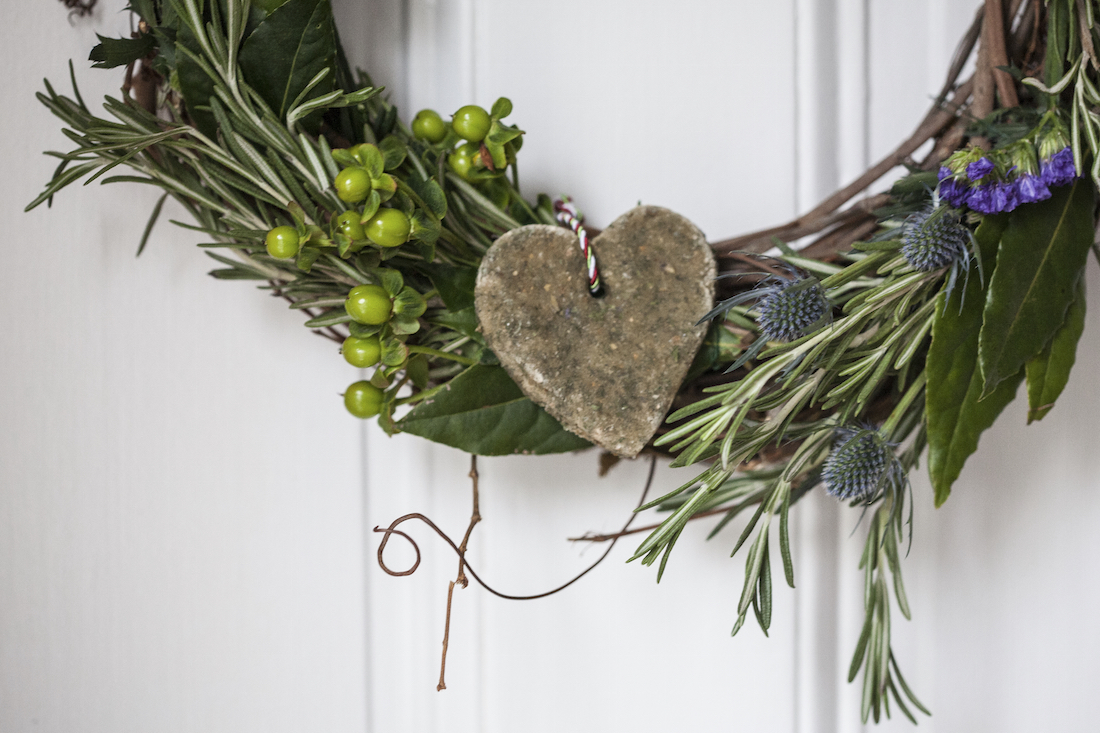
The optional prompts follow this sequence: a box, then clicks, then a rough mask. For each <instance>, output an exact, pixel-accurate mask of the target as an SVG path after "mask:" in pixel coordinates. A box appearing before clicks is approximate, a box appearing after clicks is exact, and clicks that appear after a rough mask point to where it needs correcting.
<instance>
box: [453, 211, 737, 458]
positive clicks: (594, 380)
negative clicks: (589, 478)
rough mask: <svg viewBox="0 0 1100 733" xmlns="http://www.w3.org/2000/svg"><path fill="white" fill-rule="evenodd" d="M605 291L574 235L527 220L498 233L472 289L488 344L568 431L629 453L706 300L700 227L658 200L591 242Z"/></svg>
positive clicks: (668, 389)
mask: <svg viewBox="0 0 1100 733" xmlns="http://www.w3.org/2000/svg"><path fill="white" fill-rule="evenodd" d="M592 248H593V250H594V251H595V253H596V260H597V263H598V265H599V268H600V277H601V279H602V281H603V285H604V289H605V295H604V296H603V297H602V298H594V297H592V296H591V295H589V293H588V286H587V279H586V277H585V268H584V259H583V257H582V255H581V251H580V246H579V245H578V242H577V237H576V235H575V234H573V233H572V232H570V231H569V230H567V229H564V228H562V227H552V226H544V225H531V226H524V227H520V228H519V229H515V230H513V231H510V232H508V233H507V234H505V235H504V236H502V237H501V238H500V239H498V240H497V241H496V242H495V243H494V244H493V246H492V247H490V248H489V251H488V252H486V253H485V257H484V259H483V260H482V262H481V267H480V269H479V270H478V274H477V286H476V289H475V291H474V298H475V301H474V302H475V307H476V308H477V316H478V319H479V320H480V322H481V329H482V332H483V333H484V335H485V340H486V342H487V343H488V345H489V348H491V349H492V350H493V352H494V353H495V354H496V355H497V357H498V358H499V359H500V362H501V364H502V365H503V366H504V368H505V369H506V370H507V371H508V374H509V375H511V377H512V379H514V380H515V381H516V383H517V384H518V385H519V387H520V389H522V390H523V392H524V394H526V395H527V396H528V397H530V398H531V399H532V400H533V401H534V402H536V403H537V404H539V405H541V406H542V407H543V408H544V409H545V410H546V411H547V412H548V413H550V414H551V415H553V416H554V417H555V418H557V420H558V421H559V422H561V424H562V425H564V426H565V427H566V428H567V429H568V430H570V431H572V432H574V433H576V434H577V435H579V436H581V437H582V438H585V439H586V440H589V441H591V442H593V443H595V444H596V445H598V446H600V447H602V448H604V449H606V450H608V451H611V452H612V453H614V454H616V455H619V456H623V457H626V458H632V457H634V456H636V455H637V454H638V452H639V451H641V449H642V448H644V447H645V444H646V443H647V442H649V439H650V438H651V437H653V434H654V433H655V432H656V430H657V428H658V427H659V426H660V424H661V421H662V419H663V418H664V416H665V414H666V413H667V412H668V409H669V405H671V404H672V398H673V397H674V396H675V395H676V392H677V390H678V389H679V388H680V384H681V382H682V381H683V379H684V376H685V375H686V374H687V370H688V368H689V367H690V366H691V362H692V360H693V359H694V358H695V352H696V351H698V349H699V346H700V344H701V343H702V341H703V337H704V336H705V335H706V330H707V329H706V325H705V324H704V325H701V326H696V325H695V323H696V321H698V320H699V318H700V317H701V316H702V315H703V314H705V313H706V312H707V311H709V310H710V308H711V306H712V304H713V302H714V278H715V274H716V272H715V262H714V254H713V253H712V252H711V249H710V246H709V245H707V241H706V238H705V237H704V236H703V233H702V232H701V231H699V229H698V228H697V227H696V226H695V225H694V224H692V223H691V222H690V221H688V220H687V219H685V218H684V217H682V216H680V215H679V214H676V213H674V212H672V211H669V210H668V209H663V208H660V207H658V206H639V207H638V208H636V209H632V210H631V211H628V212H627V213H626V214H623V215H622V216H620V217H619V218H618V219H616V220H615V221H614V222H613V223H612V224H611V226H609V227H608V228H607V229H605V230H604V231H603V233H601V234H600V235H599V236H598V237H596V239H595V240H594V241H593V242H592Z"/></svg>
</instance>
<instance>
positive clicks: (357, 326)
mask: <svg viewBox="0 0 1100 733" xmlns="http://www.w3.org/2000/svg"><path fill="white" fill-rule="evenodd" d="M381 330H382V327H381V326H372V325H367V324H366V323H359V322H358V321H349V322H348V331H350V332H351V335H352V336H354V337H355V338H357V339H365V338H369V337H371V336H374V335H376V334H377V333H378V332H379V331H381Z"/></svg>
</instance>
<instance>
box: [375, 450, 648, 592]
mask: <svg viewBox="0 0 1100 733" xmlns="http://www.w3.org/2000/svg"><path fill="white" fill-rule="evenodd" d="M656 472H657V455H656V454H653V455H651V457H650V459H649V474H648V475H647V476H646V481H645V488H644V489H642V498H641V499H639V500H638V506H642V505H643V504H645V500H646V497H648V496H649V490H650V488H652V486H653V477H654V475H656ZM637 516H638V515H637V514H636V513H634V512H631V515H630V518H629V519H627V520H626V524H624V525H623V531H624V532H625V531H626V530H627V529H629V528H630V525H631V524H633V523H634V519H635V518H636V517H637ZM413 519H415V520H418V521H420V522H423V523H424V524H426V525H428V527H429V528H430V529H431V530H432V531H433V532H435V533H436V534H437V535H439V536H440V537H441V538H442V539H443V541H444V542H446V543H447V544H448V545H450V547H451V549H452V550H454V551H455V553H456V554H457V553H458V545H456V544H455V543H454V540H452V539H451V538H450V537H449V536H447V533H446V532H444V531H443V530H441V529H440V528H439V527H438V526H436V524H435V522H433V521H432V520H430V519H428V518H427V517H426V516H424V515H423V514H419V513H412V514H406V515H404V516H401V517H398V518H397V519H395V520H393V521H392V522H390V526H389V527H387V528H385V529H382V528H381V527H375V528H374V531H375V532H379V533H381V534H382V535H383V537H382V541H381V542H379V543H378V566H379V567H380V568H382V570H383V572H385V573H386V574H387V575H393V576H398V577H400V576H405V575H412V574H413V573H415V572H416V569H417V568H418V567H420V547H419V545H417V544H416V541H415V540H413V538H412V537H410V536H409V535H408V534H407V533H405V532H403V531H401V530H400V529H398V527H399V526H400V525H402V524H404V523H405V522H408V521H411V520H413ZM393 535H397V536H398V537H401V538H403V539H405V540H407V541H408V543H409V544H410V545H412V548H413V552H414V553H415V554H416V560H414V561H413V564H412V565H411V566H410V567H409V569H408V570H391V569H390V568H389V566H387V565H386V562H385V560H383V557H382V556H383V553H385V551H386V545H387V544H388V543H389V541H390V537H391V536H393ZM614 546H615V544H614V542H612V544H611V545H610V546H609V547H608V548H607V549H606V550H604V553H603V554H602V555H600V556H599V557H598V558H596V561H595V562H593V563H592V564H591V565H589V566H588V567H587V568H585V569H584V570H582V571H581V572H579V573H578V574H577V575H575V576H573V578H572V579H570V580H568V581H566V582H565V583H562V584H561V585H559V586H558V587H557V588H554V589H553V590H548V591H546V592H545V593H536V594H535V595H531V596H514V595H509V594H507V593H501V592H500V591H498V590H496V589H495V588H493V587H492V586H490V585H489V584H487V583H486V582H485V581H484V580H482V579H481V577H480V576H479V575H478V574H477V572H476V571H475V570H474V568H473V566H472V565H470V563H469V562H466V563H465V565H466V570H467V571H469V573H470V577H471V578H473V579H474V581H476V582H477V583H478V585H480V586H481V587H482V588H484V589H485V590H487V591H489V592H490V593H492V594H493V595H494V596H496V597H498V598H504V599H506V600H509V601H533V600H536V599H538V598H545V597H546V596H552V595H554V594H555V593H560V592H561V591H563V590H565V589H566V588H568V587H569V586H571V585H573V584H574V583H576V582H577V581H578V580H580V579H581V578H583V577H584V576H586V575H588V574H589V573H590V572H592V571H593V570H595V569H596V566H597V565H599V564H600V563H601V562H603V561H604V559H605V558H606V557H607V556H608V554H609V553H610V552H611V550H612V549H613V548H614Z"/></svg>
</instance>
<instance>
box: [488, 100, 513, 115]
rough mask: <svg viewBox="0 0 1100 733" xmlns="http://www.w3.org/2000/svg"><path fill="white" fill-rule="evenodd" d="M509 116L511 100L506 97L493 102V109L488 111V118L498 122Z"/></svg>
mask: <svg viewBox="0 0 1100 733" xmlns="http://www.w3.org/2000/svg"><path fill="white" fill-rule="evenodd" d="M510 114H512V100H510V99H508V97H501V98H499V99H498V100H497V101H495V102H493V108H492V109H491V110H490V111H489V116H490V117H493V118H495V119H498V120H499V119H501V118H504V117H507V116H508V115H510Z"/></svg>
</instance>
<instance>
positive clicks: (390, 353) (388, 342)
mask: <svg viewBox="0 0 1100 733" xmlns="http://www.w3.org/2000/svg"><path fill="white" fill-rule="evenodd" d="M407 358H409V349H408V347H406V346H405V344H403V343H401V342H400V341H398V340H397V339H395V338H388V339H382V363H383V364H385V365H386V366H391V367H395V366H401V365H402V364H404V363H405V359H407Z"/></svg>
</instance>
